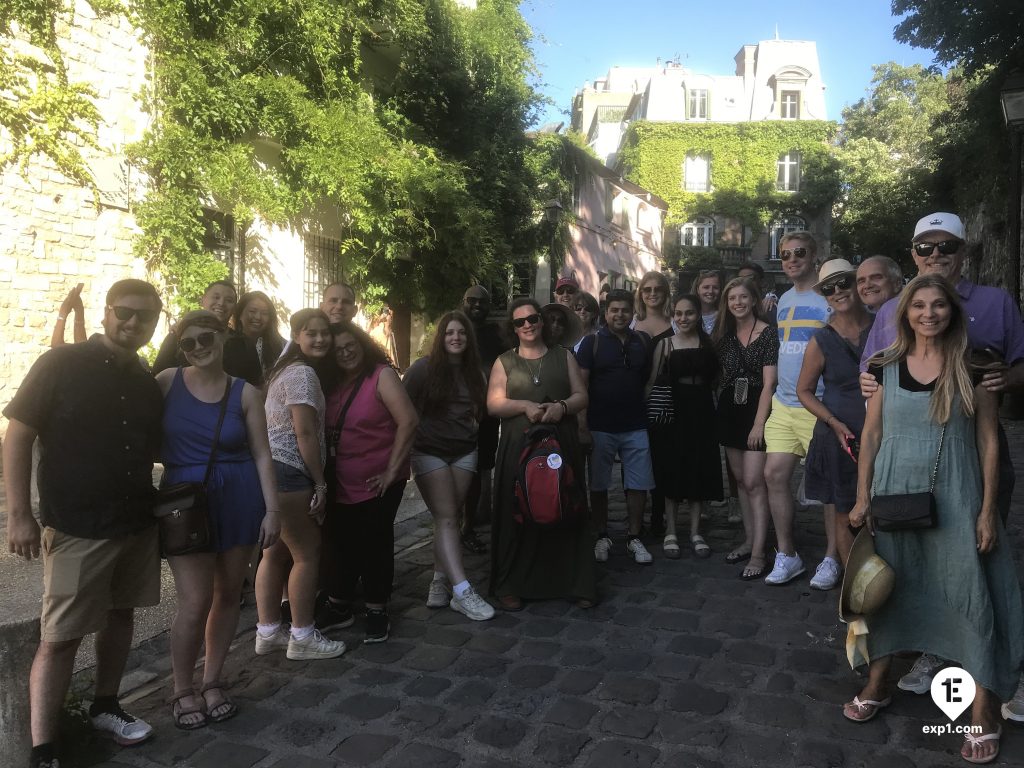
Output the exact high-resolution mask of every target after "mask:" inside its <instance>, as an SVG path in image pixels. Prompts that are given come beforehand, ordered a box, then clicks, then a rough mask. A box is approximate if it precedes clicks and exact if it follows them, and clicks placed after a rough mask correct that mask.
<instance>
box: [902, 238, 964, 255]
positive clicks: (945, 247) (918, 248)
mask: <svg viewBox="0 0 1024 768" xmlns="http://www.w3.org/2000/svg"><path fill="white" fill-rule="evenodd" d="M961 245H963V243H961V242H960V241H959V240H943V241H942V242H941V243H914V253H916V254H917V255H918V256H920V257H921V258H922V259H923V258H924V257H925V256H931V254H932V251H934V250H935V249H936V248H938V249H939V253H941V254H942V255H943V256H949V255H950V254H951V253H956V252H957V251H959V250H960V246H961Z"/></svg>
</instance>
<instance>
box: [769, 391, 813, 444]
mask: <svg viewBox="0 0 1024 768" xmlns="http://www.w3.org/2000/svg"><path fill="white" fill-rule="evenodd" d="M817 421H818V419H817V417H816V416H814V414H812V413H811V412H810V411H808V410H807V409H806V408H803V407H801V406H797V407H795V408H794V407H793V406H791V405H783V404H782V403H780V402H779V400H778V398H776V397H772V412H771V415H770V416H769V417H768V421H767V422H766V423H765V425H764V444H765V452H766V453H792V454H794V455H796V456H806V455H807V447H808V446H809V445H810V444H811V437H812V435H814V425H815V423H816V422H817Z"/></svg>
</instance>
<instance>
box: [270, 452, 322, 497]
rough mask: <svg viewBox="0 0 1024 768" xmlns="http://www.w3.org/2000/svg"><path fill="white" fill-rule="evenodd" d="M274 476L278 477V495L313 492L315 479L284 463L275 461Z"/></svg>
mask: <svg viewBox="0 0 1024 768" xmlns="http://www.w3.org/2000/svg"><path fill="white" fill-rule="evenodd" d="M274 474H275V475H276V476H277V491H278V493H295V492H297V491H312V490H313V478H311V477H310V476H309V475H307V474H306V473H305V472H304V471H303V470H301V469H296V468H295V467H293V466H292V465H291V464H285V463H284V462H283V461H278V460H277V459H274Z"/></svg>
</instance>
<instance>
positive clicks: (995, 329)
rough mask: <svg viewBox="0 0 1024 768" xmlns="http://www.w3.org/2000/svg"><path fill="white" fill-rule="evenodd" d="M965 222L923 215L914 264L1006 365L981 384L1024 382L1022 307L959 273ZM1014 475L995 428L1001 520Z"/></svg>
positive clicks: (907, 680) (907, 686)
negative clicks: (947, 288)
mask: <svg viewBox="0 0 1024 768" xmlns="http://www.w3.org/2000/svg"><path fill="white" fill-rule="evenodd" d="M966 250H967V248H966V242H965V239H964V225H963V222H962V221H960V217H959V216H957V215H956V214H953V213H942V212H940V213H933V214H931V215H929V216H925V217H924V218H923V219H921V220H920V221H919V222H917V226H916V227H915V228H914V240H913V247H912V248H911V253H912V254H913V256H914V262H915V263H916V264H917V271H918V274H919V275H927V274H939V275H942V276H943V277H945V278H946V279H947V280H949V281H950V282H956V291H957V293H958V294H959V295H960V298H961V299H962V300H963V305H964V311H965V313H966V315H967V320H968V324H967V342H968V345H969V346H970V349H971V351H972V352H973V353H978V352H986V351H991V352H992V353H995V355H997V356H998V358H999V359H1001V360H1002V361H1003V362H1005V363H1006V366H1005V367H1000V368H999V369H997V370H992V371H989V372H987V373H985V374H984V376H982V379H981V384H982V386H984V387H985V388H986V389H988V390H989V391H991V392H1002V391H1004V390H1006V389H1011V388H1016V387H1020V386H1021V385H1022V384H1024V324H1022V322H1021V316H1020V311H1019V310H1018V309H1017V305H1016V304H1015V303H1014V301H1013V299H1012V298H1011V297H1010V295H1009V294H1008V293H1006V291H1004V290H1002V289H1001V288H992V287H989V286H985V285H975V284H974V283H972V282H970V281H969V280H965V279H963V278H962V277H961V276H960V270H961V268H962V267H963V264H964V256H965V255H966ZM898 303H899V297H898V296H897V297H896V298H893V299H890V300H889V301H887V302H886V303H885V304H883V305H882V307H881V308H880V309H879V310H878V314H877V315H875V324H874V325H873V326H872V327H871V333H870V335H869V336H868V340H867V343H866V344H865V345H864V355H863V357H862V358H861V370H862V371H866V370H867V364H868V359H869V358H870V357H871V356H872V355H874V354H875V353H876V352H880V351H881V350H883V349H885V348H886V347H888V346H889V345H890V344H892V343H893V342H894V341H895V340H896V326H895V323H894V321H893V316H894V315H895V313H896V305H897V304H898ZM860 379H861V392H862V394H863V395H864V397H866V398H868V397H871V394H872V393H873V392H874V391H875V390H876V389H877V388H878V383H877V382H876V381H875V379H874V377H873V376H871V374H869V373H861V375H860ZM1014 485H1015V477H1014V472H1013V465H1012V463H1011V462H1010V450H1009V444H1008V443H1007V442H1006V433H1005V432H1004V431H1003V428H1002V426H1001V425H1000V427H999V487H998V489H997V491H996V502H997V505H998V509H999V515H1000V517H1002V519H1003V522H1004V523H1005V522H1006V517H1007V515H1008V514H1009V511H1010V499H1011V497H1012V496H1013V487H1014ZM947 664H949V662H948V661H946V660H945V659H941V658H938V657H937V656H932V655H931V654H927V653H926V654H924V655H922V656H921V657H920V658H918V660H917V662H916V663H915V664H914V666H913V668H912V669H911V670H910V672H908V673H907V674H906V675H904V676H903V677H902V678H900V681H899V683H898V685H899V687H900V688H901V689H902V690H904V691H911V692H913V693H929V692H930V690H931V683H932V678H934V676H935V674H936V673H937V672H938V671H939V670H940V669H942V668H943V667H944V666H946V665H947ZM1002 712H1003V717H1005V718H1007V719H1010V720H1018V721H1024V683H1022V685H1021V686H1020V687H1019V688H1018V689H1017V694H1016V695H1015V696H1014V697H1013V699H1012V700H1011V701H1010V702H1008V703H1007V704H1004V705H1003V709H1002Z"/></svg>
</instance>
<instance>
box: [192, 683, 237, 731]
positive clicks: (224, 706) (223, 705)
mask: <svg viewBox="0 0 1024 768" xmlns="http://www.w3.org/2000/svg"><path fill="white" fill-rule="evenodd" d="M207 691H220V701H219V702H217V703H216V704H210V702H209V701H207V700H206V692H207ZM199 694H200V695H201V696H202V697H203V701H204V702H206V708H207V715H206V716H207V717H208V718H209V720H210V722H211V723H223V722H224V721H225V720H230V719H231V718H232V717H234V716H235V715H237V714H238V706H237V705H236V704H235V702H233V701H232V700H231V699H229V698H228V696H227V694H226V693H224V683H222V682H221V681H220V680H214V681H212V682H209V683H206V684H205V685H203V687H202V688H201V689H200V691H199Z"/></svg>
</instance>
